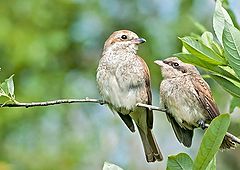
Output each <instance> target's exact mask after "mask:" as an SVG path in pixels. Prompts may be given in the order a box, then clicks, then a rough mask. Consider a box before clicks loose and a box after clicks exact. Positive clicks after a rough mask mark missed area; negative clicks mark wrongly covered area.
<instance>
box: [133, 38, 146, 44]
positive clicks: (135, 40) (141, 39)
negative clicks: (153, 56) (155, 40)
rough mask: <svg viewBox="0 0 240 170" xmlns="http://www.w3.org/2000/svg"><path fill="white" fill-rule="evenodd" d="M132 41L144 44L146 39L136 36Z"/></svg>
mask: <svg viewBox="0 0 240 170" xmlns="http://www.w3.org/2000/svg"><path fill="white" fill-rule="evenodd" d="M132 42H133V43H134V44H142V43H145V42H146V40H145V39H144V38H135V39H133V40H132Z"/></svg>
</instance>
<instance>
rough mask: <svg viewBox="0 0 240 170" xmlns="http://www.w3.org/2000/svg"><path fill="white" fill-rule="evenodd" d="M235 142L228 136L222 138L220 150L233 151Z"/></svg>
mask: <svg viewBox="0 0 240 170" xmlns="http://www.w3.org/2000/svg"><path fill="white" fill-rule="evenodd" d="M235 147H236V142H235V141H234V140H233V139H232V138H230V137H229V136H224V139H223V142H222V144H221V146H220V149H235Z"/></svg>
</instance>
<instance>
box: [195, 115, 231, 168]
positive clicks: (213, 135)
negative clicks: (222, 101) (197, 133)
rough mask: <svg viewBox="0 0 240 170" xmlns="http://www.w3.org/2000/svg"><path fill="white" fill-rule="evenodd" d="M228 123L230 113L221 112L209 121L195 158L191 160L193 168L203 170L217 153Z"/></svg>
mask: <svg viewBox="0 0 240 170" xmlns="http://www.w3.org/2000/svg"><path fill="white" fill-rule="evenodd" d="M229 124H230V115H229V114H221V115H219V116H218V117H216V118H215V119H213V121H212V122H211V124H210V126H209V128H208V129H207V130H206V132H205V134H204V136H203V139H202V142H201V145H200V148H199V150H198V154H197V157H196V159H195V160H194V162H193V170H205V169H206V168H207V166H208V164H209V163H210V161H211V160H212V159H213V158H214V155H215V154H216V153H217V151H218V149H219V147H220V146H221V143H222V141H223V138H224V136H225V134H226V132H227V129H228V126H229Z"/></svg>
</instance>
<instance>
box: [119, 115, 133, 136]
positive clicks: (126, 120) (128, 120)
mask: <svg viewBox="0 0 240 170" xmlns="http://www.w3.org/2000/svg"><path fill="white" fill-rule="evenodd" d="M118 115H119V117H120V118H121V119H122V121H123V122H124V123H125V125H126V126H127V127H128V129H129V130H130V131H131V132H135V127H134V124H133V120H132V118H131V116H130V115H124V114H122V113H120V112H118Z"/></svg>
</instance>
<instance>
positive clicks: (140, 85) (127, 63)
mask: <svg viewBox="0 0 240 170" xmlns="http://www.w3.org/2000/svg"><path fill="white" fill-rule="evenodd" d="M145 41H146V40H145V39H143V38H139V37H138V36H137V35H136V34H135V33H134V32H132V31H129V30H120V31H116V32H114V33H113V34H112V35H111V36H110V37H109V38H108V39H107V40H106V42H105V44H104V49H103V53H102V58H101V59H100V61H99V65H98V69H97V85H98V89H99V92H100V95H101V96H102V98H103V100H105V101H106V102H107V103H108V106H109V108H110V109H111V110H112V111H113V112H114V113H116V114H118V115H119V116H120V118H121V119H122V120H123V122H124V123H125V124H126V126H127V127H128V128H129V130H130V131H131V132H134V131H135V127H134V124H133V120H134V122H135V123H136V125H137V128H138V131H139V133H140V137H141V139H142V144H143V148H144V152H145V155H146V160H147V162H154V161H156V160H157V161H161V160H162V159H163V157H162V154H161V152H160V149H159V147H158V144H157V142H156V140H155V138H154V136H153V133H152V130H151V129H152V127H153V112H152V111H150V110H148V109H146V108H139V107H136V104H137V103H145V104H151V103H152V95H151V87H150V74H149V70H148V67H147V64H146V63H145V62H144V60H143V59H142V58H141V57H139V56H138V55H137V50H138V45H139V44H141V43H144V42H145Z"/></svg>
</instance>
